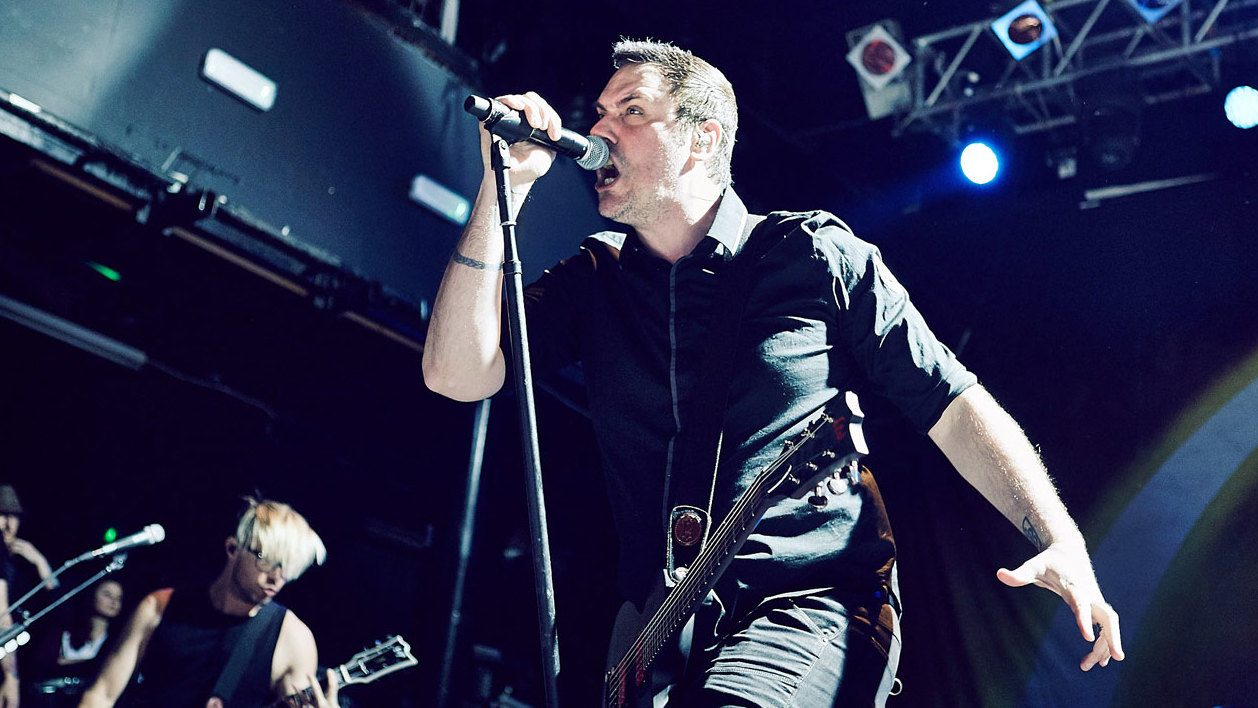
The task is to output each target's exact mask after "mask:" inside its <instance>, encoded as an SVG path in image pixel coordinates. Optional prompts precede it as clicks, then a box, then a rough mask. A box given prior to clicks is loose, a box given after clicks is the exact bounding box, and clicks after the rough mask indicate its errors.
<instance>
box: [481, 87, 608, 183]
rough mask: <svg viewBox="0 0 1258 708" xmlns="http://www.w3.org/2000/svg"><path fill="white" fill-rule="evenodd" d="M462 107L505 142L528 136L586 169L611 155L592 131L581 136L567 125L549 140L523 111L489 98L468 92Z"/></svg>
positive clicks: (604, 141) (600, 162)
mask: <svg viewBox="0 0 1258 708" xmlns="http://www.w3.org/2000/svg"><path fill="white" fill-rule="evenodd" d="M463 110H465V111H467V112H468V113H471V114H472V115H473V116H475V117H476V120H479V121H480V122H482V123H484V124H485V129H486V130H488V131H489V132H491V133H493V134H494V135H497V136H498V137H500V138H502V139H504V140H506V141H507V142H511V143H516V142H519V141H521V140H527V141H529V142H530V143H534V144H536V145H541V146H542V147H545V148H550V149H551V150H554V151H555V152H556V153H558V154H560V155H563V156H564V157H571V158H572V159H574V160H576V161H577V164H578V165H580V166H581V167H584V168H585V169H587V170H597V169H598V168H600V167H602V166H603V165H606V164H607V158H608V157H609V156H610V155H611V149H610V148H608V147H607V141H606V140H603V139H602V138H598V137H595V136H593V135H586V136H582V135H581V134H579V133H575V132H573V131H571V130H568V129H567V128H565V129H563V130H562V131H561V133H560V135H559V139H558V140H551V139H550V136H549V135H547V134H546V131H544V130H536V129H534V128H533V126H531V125H529V122H528V121H527V120H525V119H524V115H523V114H522V113H520V112H519V111H517V110H515V109H512V108H508V107H507V105H506V104H504V103H502V102H501V101H495V100H493V99H492V98H483V97H481V96H468V97H467V100H466V101H464V102H463Z"/></svg>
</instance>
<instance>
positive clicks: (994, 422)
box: [930, 386, 1123, 671]
mask: <svg viewBox="0 0 1258 708" xmlns="http://www.w3.org/2000/svg"><path fill="white" fill-rule="evenodd" d="M930 438H931V440H933V441H934V442H935V444H936V445H938V446H939V449H940V450H942V451H943V453H944V455H946V456H947V457H948V460H949V461H950V462H952V464H953V466H954V467H956V468H957V471H958V472H960V473H961V476H962V477H964V478H965V480H966V481H967V482H969V483H970V484H971V485H972V486H973V487H974V488H975V489H977V490H978V491H979V492H980V493H981V494H982V495H983V496H984V498H986V499H987V501H989V502H990V503H991V504H992V505H993V506H995V507H996V508H997V509H998V510H1000V512H1001V513H1002V514H1003V515H1004V516H1005V518H1007V519H1009V521H1010V522H1012V523H1013V524H1014V525H1015V526H1017V527H1018V528H1019V529H1020V530H1021V531H1022V534H1023V535H1024V536H1026V537H1027V539H1028V540H1030V541H1031V543H1032V544H1034V545H1035V548H1036V550H1037V551H1038V553H1037V554H1036V555H1035V556H1033V557H1032V558H1031V559H1030V560H1028V561H1026V562H1025V563H1023V564H1022V565H1021V566H1019V567H1018V568H1015V569H1014V570H1008V569H1006V568H1001V569H1000V570H998V571H997V573H996V576H997V578H999V579H1000V581H1001V582H1003V583H1005V584H1006V585H1010V586H1013V587H1020V586H1023V585H1031V584H1034V585H1039V586H1040V587H1043V588H1048V589H1049V590H1052V591H1053V592H1055V593H1057V594H1058V595H1059V596H1060V597H1061V598H1062V600H1064V601H1065V602H1066V604H1067V605H1069V606H1070V609H1071V611H1073V612H1074V615H1075V620H1076V622H1077V623H1078V625H1079V633H1080V634H1081V635H1082V636H1083V638H1084V639H1086V640H1087V641H1089V642H1092V643H1093V645H1092V651H1091V652H1089V653H1088V655H1087V656H1085V657H1084V658H1083V661H1082V662H1081V663H1080V668H1082V669H1083V670H1084V671H1087V670H1089V669H1091V668H1092V667H1093V666H1095V665H1097V664H1100V665H1101V666H1105V665H1107V664H1108V663H1109V661H1110V659H1111V658H1112V659H1114V660H1117V661H1122V659H1123V648H1122V634H1121V631H1120V629H1119V624H1118V613H1117V612H1115V611H1114V608H1112V607H1110V606H1109V603H1107V602H1105V597H1104V596H1103V595H1102V594H1101V589H1100V586H1099V585H1098V584H1097V581H1096V573H1095V572H1094V571H1093V569H1092V561H1091V559H1090V558H1089V556H1088V549H1087V545H1086V544H1085V542H1084V539H1083V535H1082V534H1081V533H1080V532H1079V528H1078V526H1076V525H1075V522H1074V519H1072V518H1071V517H1070V513H1069V512H1068V511H1067V510H1066V507H1065V505H1064V504H1062V502H1061V499H1060V497H1058V495H1057V490H1056V488H1055V487H1054V486H1053V483H1052V480H1051V479H1050V478H1049V476H1048V471H1047V470H1045V469H1044V464H1043V463H1042V462H1041V461H1040V457H1039V455H1038V454H1037V453H1036V451H1035V448H1034V447H1033V446H1032V445H1031V442H1030V441H1029V440H1027V437H1026V434H1025V433H1023V431H1022V428H1021V427H1019V426H1018V424H1017V422H1016V421H1014V419H1013V418H1012V417H1011V416H1010V415H1009V414H1008V413H1007V412H1006V411H1005V409H1004V408H1002V407H1001V406H1000V404H999V403H997V402H996V400H995V399H994V398H992V396H991V394H990V393H988V392H987V390H986V389H984V388H983V387H982V386H972V387H970V388H969V389H967V390H966V391H965V392H964V393H962V394H961V395H960V396H958V397H957V398H956V399H954V400H953V401H952V403H950V404H949V405H948V408H947V409H945V410H944V413H943V415H942V416H941V417H940V419H939V421H938V422H937V423H935V425H934V427H932V428H931V429H930ZM1098 634H1099V636H1098Z"/></svg>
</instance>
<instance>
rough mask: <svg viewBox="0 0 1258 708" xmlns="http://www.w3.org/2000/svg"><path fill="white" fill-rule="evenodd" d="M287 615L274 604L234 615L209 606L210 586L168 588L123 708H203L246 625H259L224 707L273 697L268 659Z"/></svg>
mask: <svg viewBox="0 0 1258 708" xmlns="http://www.w3.org/2000/svg"><path fill="white" fill-rule="evenodd" d="M286 613H287V610H286V608H285V607H284V606H283V605H279V604H277V603H274V602H270V603H267V604H266V605H263V606H262V608H261V609H260V610H259V611H258V612H257V614H255V615H254V616H253V617H233V616H230V615H225V614H223V613H222V612H219V611H218V610H216V609H214V607H213V605H211V604H210V592H209V588H205V587H201V588H189V589H177V590H174V591H172V592H171V595H170V601H169V602H168V603H167V604H166V611H165V612H163V613H162V621H161V623H160V624H158V625H157V629H155V630H153V636H152V638H150V640H149V644H148V648H147V649H146V650H145V652H144V660H143V661H142V662H141V663H140V667H139V671H138V672H137V678H136V681H135V682H134V683H132V685H131V687H130V688H128V689H127V691H126V694H125V695H124V696H123V700H122V702H121V703H120V705H123V706H126V708H205V702H206V701H207V700H209V698H210V694H211V691H212V689H213V688H214V684H215V683H216V682H217V681H218V677H219V674H221V673H222V671H223V667H225V666H226V665H227V662H228V659H229V658H230V657H231V653H232V649H233V648H234V647H235V646H236V642H237V641H238V640H239V639H240V637H241V635H243V634H244V633H245V630H246V628H247V627H248V626H249V625H250V623H254V622H259V623H262V626H261V627H259V629H260V630H261V631H260V632H259V633H258V635H257V636H258V640H257V642H255V643H254V650H253V655H252V657H251V658H250V660H249V661H247V662H246V664H245V669H244V672H243V675H242V676H241V679H240V684H239V685H238V687H237V688H236V691H235V693H234V698H233V699H232V700H231V701H230V702H229V703H227V708H259V707H260V706H265V705H267V704H269V703H271V702H273V701H274V700H275V699H276V696H275V693H274V692H273V691H272V689H271V659H272V656H273V655H274V654H275V644H276V641H277V640H278V639H279V635H280V625H281V624H282V622H283V620H284V615H285V614H286Z"/></svg>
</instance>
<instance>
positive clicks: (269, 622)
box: [210, 602, 285, 708]
mask: <svg viewBox="0 0 1258 708" xmlns="http://www.w3.org/2000/svg"><path fill="white" fill-rule="evenodd" d="M284 609H285V608H284V607H283V606H282V605H277V604H275V603H273V602H269V603H267V604H265V605H263V606H262V607H260V608H259V609H258V613H257V614H256V615H254V616H253V617H250V618H249V620H248V621H247V622H246V623H245V630H244V631H243V632H241V633H240V637H239V638H238V639H237V640H236V646H234V647H232V653H231V656H229V657H228V658H227V665H226V666H224V667H223V671H222V672H221V673H220V674H219V675H218V681H216V682H215V683H214V690H213V691H211V692H210V695H211V697H216V698H219V699H221V700H222V701H223V704H224V705H226V706H228V708H231V706H232V697H233V696H234V695H235V693H236V689H237V688H238V687H239V686H240V680H241V679H242V678H244V675H245V668H246V667H247V666H249V665H250V664H251V663H253V659H254V654H256V653H257V649H258V648H259V647H260V646H261V645H262V644H263V642H262V638H263V637H264V636H266V631H267V629H268V628H269V627H273V626H274V624H276V623H278V622H282V621H283V620H284ZM268 658H269V657H268ZM269 665H270V662H268V666H269ZM268 673H269V672H268Z"/></svg>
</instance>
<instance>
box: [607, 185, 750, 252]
mask: <svg viewBox="0 0 1258 708" xmlns="http://www.w3.org/2000/svg"><path fill="white" fill-rule="evenodd" d="M747 216H748V212H747V207H746V206H745V205H744V204H743V200H742V199H740V198H739V197H738V195H737V194H735V193H734V188H733V187H727V188H726V189H725V191H724V192H723V193H722V194H721V200H720V202H718V203H717V206H716V216H715V217H713V219H712V225H711V226H709V227H708V233H707V236H706V237H705V238H704V239H703V240H701V241H700V242H699V244H698V245H697V246H695V248H694V250H693V251H691V253H692V254H694V255H706V254H717V255H719V256H720V257H721V258H722V259H723V260H729V259H731V258H733V257H734V255H735V254H737V253H738V251H739V249H740V248H742V245H743V231H744V230H745V226H746V223H747ZM627 236H628V238H627V239H626V241H625V247H626V248H627V249H628V250H633V251H641V250H643V249H642V244H641V238H642V237H641V236H639V235H638V232H637V231H636V230H634V229H629V230H628V234H627Z"/></svg>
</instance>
